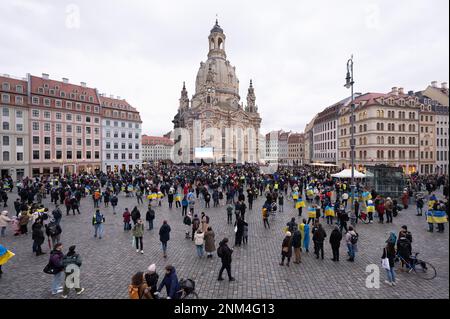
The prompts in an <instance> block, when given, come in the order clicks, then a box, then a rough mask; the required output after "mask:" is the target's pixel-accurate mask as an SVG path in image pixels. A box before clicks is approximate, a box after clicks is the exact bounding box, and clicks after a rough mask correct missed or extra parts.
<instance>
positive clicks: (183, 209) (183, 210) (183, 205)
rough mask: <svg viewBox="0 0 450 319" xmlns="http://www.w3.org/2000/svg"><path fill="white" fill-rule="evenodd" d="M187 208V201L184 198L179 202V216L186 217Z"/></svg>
mask: <svg viewBox="0 0 450 319" xmlns="http://www.w3.org/2000/svg"><path fill="white" fill-rule="evenodd" d="M188 206H189V201H188V200H187V197H186V196H184V197H183V199H182V201H181V216H186V214H187V210H188Z"/></svg>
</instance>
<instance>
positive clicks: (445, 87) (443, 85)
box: [441, 82, 448, 90]
mask: <svg viewBox="0 0 450 319" xmlns="http://www.w3.org/2000/svg"><path fill="white" fill-rule="evenodd" d="M447 84H448V83H447V82H442V83H441V88H442V89H445V90H447V89H448V86H447Z"/></svg>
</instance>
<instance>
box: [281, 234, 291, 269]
mask: <svg viewBox="0 0 450 319" xmlns="http://www.w3.org/2000/svg"><path fill="white" fill-rule="evenodd" d="M291 257H292V234H291V232H289V231H288V232H286V236H285V237H284V239H283V242H282V243H281V262H280V266H284V259H285V258H287V263H286V266H288V267H289V263H290V261H291Z"/></svg>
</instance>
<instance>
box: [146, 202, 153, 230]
mask: <svg viewBox="0 0 450 319" xmlns="http://www.w3.org/2000/svg"><path fill="white" fill-rule="evenodd" d="M154 219H155V211H154V210H153V208H152V207H151V206H148V210H147V214H146V215H145V220H146V221H147V222H148V230H152V229H153V220H154Z"/></svg>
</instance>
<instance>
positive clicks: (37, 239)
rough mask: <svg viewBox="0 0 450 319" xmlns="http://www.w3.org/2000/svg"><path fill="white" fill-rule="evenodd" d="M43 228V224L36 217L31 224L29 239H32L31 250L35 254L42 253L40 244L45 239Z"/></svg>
mask: <svg viewBox="0 0 450 319" xmlns="http://www.w3.org/2000/svg"><path fill="white" fill-rule="evenodd" d="M43 228H44V226H43V225H42V221H41V219H37V220H36V221H35V222H34V224H33V225H32V226H31V231H32V237H31V239H33V252H34V253H36V256H40V255H43V254H44V253H43V252H42V248H41V246H42V244H43V243H44V241H45V236H44V230H43Z"/></svg>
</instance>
